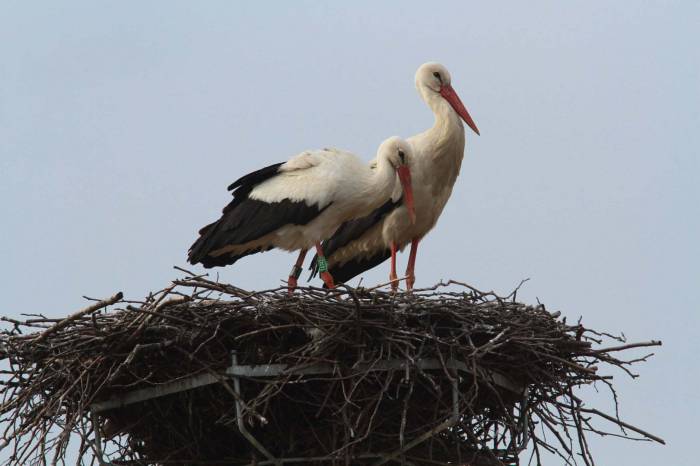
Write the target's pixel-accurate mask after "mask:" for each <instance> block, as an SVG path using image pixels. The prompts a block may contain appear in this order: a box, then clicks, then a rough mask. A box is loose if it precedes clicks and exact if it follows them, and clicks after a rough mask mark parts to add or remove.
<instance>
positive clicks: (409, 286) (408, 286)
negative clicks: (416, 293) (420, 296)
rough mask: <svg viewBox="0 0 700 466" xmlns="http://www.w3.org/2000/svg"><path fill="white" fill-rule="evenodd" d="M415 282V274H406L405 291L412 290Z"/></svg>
mask: <svg viewBox="0 0 700 466" xmlns="http://www.w3.org/2000/svg"><path fill="white" fill-rule="evenodd" d="M415 283H416V276H415V275H408V276H407V277H406V291H412V290H413V285H414V284H415Z"/></svg>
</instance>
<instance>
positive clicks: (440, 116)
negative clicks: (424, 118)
mask: <svg viewBox="0 0 700 466" xmlns="http://www.w3.org/2000/svg"><path fill="white" fill-rule="evenodd" d="M425 100H426V103H427V104H428V106H429V107H430V109H431V110H432V111H433V114H434V115H435V123H434V124H433V127H432V128H430V129H429V130H428V133H431V136H433V137H435V138H437V139H443V138H445V139H453V138H454V137H456V135H457V134H460V133H461V134H462V135H463V134H464V125H463V124H462V119H461V118H460V117H459V115H457V112H455V110H454V109H453V108H452V106H451V105H450V104H449V102H447V101H446V100H445V99H444V98H442V96H440V95H438V94H433V95H430V96H429V97H428V98H427V99H425Z"/></svg>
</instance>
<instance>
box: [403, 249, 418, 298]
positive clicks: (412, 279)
mask: <svg viewBox="0 0 700 466" xmlns="http://www.w3.org/2000/svg"><path fill="white" fill-rule="evenodd" d="M419 241H420V239H418V238H415V239H414V240H413V241H411V254H409V256H408V266H407V267H406V289H407V290H408V291H411V290H412V289H413V284H414V283H416V274H415V272H414V268H415V267H416V253H417V252H418V242H419Z"/></svg>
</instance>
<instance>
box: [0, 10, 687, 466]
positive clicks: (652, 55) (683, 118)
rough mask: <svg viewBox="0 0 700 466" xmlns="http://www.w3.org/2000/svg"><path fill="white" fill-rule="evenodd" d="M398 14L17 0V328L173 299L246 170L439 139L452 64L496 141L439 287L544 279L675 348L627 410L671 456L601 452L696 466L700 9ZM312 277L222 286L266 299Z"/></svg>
mask: <svg viewBox="0 0 700 466" xmlns="http://www.w3.org/2000/svg"><path fill="white" fill-rule="evenodd" d="M379 3H380V2H353V6H349V2H342V3H341V2H335V3H331V2H255V3H252V2H251V3H249V4H245V5H244V4H243V3H239V2H224V1H222V2H212V1H209V2H173V1H167V2H166V1H155V2H109V3H108V2H94V1H90V2H73V1H66V2H60V3H59V2H20V1H7V0H5V1H0V60H1V61H0V218H1V219H2V227H1V228H0V254H1V255H2V257H3V264H2V267H1V268H0V284H1V285H0V290H2V295H3V300H2V305H0V314H5V315H17V314H19V313H21V312H44V313H46V314H50V315H54V316H56V315H61V314H66V313H68V312H71V311H73V310H75V309H77V308H79V307H81V306H82V305H83V300H82V298H81V295H84V294H85V295H90V296H107V295H111V294H112V293H113V292H115V291H118V290H123V291H124V292H125V293H126V294H127V296H131V297H141V296H143V295H144V294H145V293H146V292H148V291H149V290H152V289H157V288H160V287H162V286H163V285H165V284H167V282H168V280H169V279H172V278H174V277H175V276H176V273H175V271H173V270H172V266H173V265H180V266H183V265H185V253H186V250H187V248H188V246H189V245H190V244H191V242H192V241H193V240H194V238H195V234H196V231H197V229H198V228H199V227H200V226H202V225H203V224H205V223H207V222H209V221H211V220H213V219H214V218H216V216H217V215H218V213H219V212H220V209H221V208H222V206H223V205H224V204H225V203H226V202H227V200H228V197H229V195H228V193H227V192H226V186H227V185H228V184H229V183H230V182H231V181H233V180H234V179H236V178H237V177H238V176H240V175H242V174H244V173H246V172H248V171H250V170H252V169H255V168H258V167H261V166H264V165H268V164H270V163H274V162H278V161H282V160H285V159H286V158H288V157H289V156H291V155H294V154H296V153H298V152H300V151H302V150H304V149H310V148H318V147H323V146H329V145H331V146H338V147H342V148H345V149H349V150H352V151H354V152H356V153H358V154H361V155H362V156H364V157H365V158H367V159H369V158H370V157H372V156H373V155H374V151H375V149H376V147H377V145H378V144H379V142H380V141H381V140H383V139H384V138H386V137H388V136H391V135H394V134H399V135H402V136H410V135H412V134H415V133H417V132H419V131H422V130H423V129H425V128H427V127H428V126H429V125H430V124H431V123H432V115H431V114H430V111H429V110H428V109H427V107H425V105H424V104H423V103H422V102H421V101H420V99H419V97H418V95H417V93H416V91H415V89H414V86H413V73H414V71H415V69H416V68H417V67H418V65H420V64H421V63H423V62H425V61H428V60H437V61H441V62H442V63H444V64H445V65H446V66H447V67H448V68H449V69H450V71H451V73H452V76H453V85H454V87H455V89H456V90H457V91H458V92H459V94H460V95H461V97H462V100H463V101H464V102H465V104H466V106H467V108H468V109H469V110H470V112H471V114H472V116H473V117H474V119H475V121H476V122H477V124H478V126H479V129H480V130H481V133H482V136H481V137H475V136H473V135H472V134H471V133H468V134H467V137H468V141H467V151H466V156H465V160H464V164H463V167H462V173H461V175H460V177H459V179H458V180H457V184H456V186H455V189H454V192H453V196H452V200H451V201H450V203H449V204H448V206H447V208H446V209H445V212H444V213H443V217H442V218H441V220H440V222H439V224H438V226H437V228H436V229H435V230H434V231H433V232H432V233H431V234H430V235H429V236H428V237H427V238H426V240H425V241H424V242H423V243H422V245H421V250H420V252H419V256H418V265H417V280H418V283H417V284H418V285H419V286H420V285H430V284H433V283H434V282H436V281H437V280H439V279H441V278H455V279H460V280H464V281H468V282H470V283H472V284H473V285H475V286H477V287H479V288H486V289H490V288H493V289H495V290H497V291H500V292H503V293H506V294H507V293H508V292H509V291H510V290H511V289H512V288H513V287H514V286H515V285H516V284H517V283H518V282H519V281H520V279H522V278H526V277H529V278H531V281H530V282H529V283H528V284H527V285H526V287H525V288H524V290H523V291H522V293H521V294H520V296H521V297H522V298H523V299H526V300H529V301H534V300H535V299H536V298H537V297H538V298H539V299H540V300H542V301H543V302H544V303H546V304H547V305H548V306H549V308H551V309H560V310H562V311H563V313H564V314H565V315H566V316H568V317H569V318H570V319H576V318H578V317H579V316H583V319H584V323H586V324H588V325H591V326H594V327H597V328H600V329H606V330H609V331H612V332H619V331H624V332H625V333H626V334H627V335H628V336H629V338H630V339H632V340H647V339H652V338H658V339H662V340H664V347H663V348H661V349H660V350H659V351H658V356H657V357H656V358H654V359H653V360H652V361H651V362H650V363H648V364H645V365H643V366H642V367H640V368H639V371H640V372H641V375H642V377H641V378H640V379H638V380H637V381H634V382H630V381H629V380H627V379H625V378H624V377H622V375H621V374H617V375H620V380H619V381H618V386H619V393H620V396H621V399H622V414H623V416H624V417H625V418H626V419H627V420H629V421H630V422H632V423H634V424H638V425H640V426H643V427H645V428H648V429H649V430H651V431H653V432H654V433H656V434H658V435H660V436H662V437H664V438H666V439H667V440H668V443H669V445H668V446H667V447H661V446H658V445H652V444H644V443H627V442H624V441H621V440H618V439H614V438H605V439H601V440H594V441H593V447H594V452H595V453H596V455H597V458H598V459H599V464H602V465H607V464H636V465H640V466H643V465H656V464H678V465H690V464H694V463H696V462H697V454H696V453H695V451H694V450H693V446H694V445H695V444H696V442H697V440H696V439H695V435H694V431H695V429H696V422H697V418H698V415H700V412H699V410H698V400H699V396H698V395H697V387H698V385H699V384H700V376H699V375H698V369H699V368H698V362H697V358H698V354H700V344H699V343H698V331H699V330H700V328H698V327H699V325H698V312H700V309H699V306H698V304H699V301H700V299H699V298H698V282H699V280H700V273H699V272H700V265H698V264H700V243H699V242H698V237H699V236H700V207H699V206H700V186H699V185H700V161H699V160H700V159H699V156H700V154H699V153H698V149H699V147H700V137H699V136H698V134H699V128H700V113H699V110H698V108H699V107H700V64H699V63H700V60H699V56H698V55H699V54H700V52H699V51H698V50H699V49H698V43H700V33H699V32H698V31H700V3H698V2H695V1H685V2H681V1H675V2H674V1H659V2H640V1H634V2H632V1H618V2H584V1H571V2H560V1H531V2H515V1H510V2H465V1H461V2H449V1H442V2H426V1H422V2H381V4H379ZM405 260H406V258H405V256H404V257H402V258H401V266H402V267H403V266H404V265H405ZM292 262H293V256H291V255H289V254H286V253H281V252H274V253H268V254H266V255H258V256H253V257H250V258H248V259H245V260H242V261H240V262H239V263H238V264H236V266H235V267H232V268H229V269H226V270H222V271H221V277H222V279H224V280H226V281H230V282H232V283H235V284H236V285H238V286H242V287H247V288H258V289H260V288H267V287H271V286H275V285H277V284H278V279H283V278H284V277H285V276H286V274H287V272H288V270H289V268H290V266H291V263H292ZM387 273H388V271H387V270H386V267H379V268H378V269H375V270H374V271H372V272H370V273H368V274H366V275H365V282H366V283H376V282H379V281H384V280H385V279H386V276H387ZM592 401H595V399H592ZM558 463H559V462H558V461H556V460H554V461H552V462H551V463H550V464H558Z"/></svg>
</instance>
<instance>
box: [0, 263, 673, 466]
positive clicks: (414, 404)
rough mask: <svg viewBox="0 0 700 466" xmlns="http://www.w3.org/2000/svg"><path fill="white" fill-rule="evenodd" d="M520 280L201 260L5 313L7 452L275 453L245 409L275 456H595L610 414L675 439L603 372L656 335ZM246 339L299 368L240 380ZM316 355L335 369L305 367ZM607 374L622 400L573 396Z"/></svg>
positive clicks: (619, 424) (122, 456) (36, 456)
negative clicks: (625, 415)
mask: <svg viewBox="0 0 700 466" xmlns="http://www.w3.org/2000/svg"><path fill="white" fill-rule="evenodd" d="M516 292H517V290H516ZM516 292H513V293H512V294H511V295H510V296H508V297H499V296H497V295H495V294H494V293H492V292H481V291H479V290H477V289H475V288H473V287H470V286H468V285H466V284H463V283H458V282H449V283H444V284H440V285H437V286H435V287H433V288H430V289H422V290H416V291H414V292H413V293H412V294H403V293H398V294H392V293H387V292H384V291H381V290H378V289H371V290H368V289H361V288H358V289H352V288H346V287H341V288H339V289H336V290H333V291H330V292H328V291H326V290H321V289H316V288H300V289H298V290H297V292H296V293H295V294H294V296H292V297H290V296H288V294H287V291H286V289H284V288H279V289H275V290H268V291H262V292H248V291H245V290H242V289H240V288H237V287H235V286H231V285H226V284H222V283H218V282H214V281H211V280H208V279H206V278H204V277H202V276H194V275H188V276H187V277H186V278H183V279H179V280H176V281H174V282H173V283H172V285H171V286H169V287H168V288H166V289H164V290H161V291H159V292H157V293H153V294H151V295H149V296H148V298H147V299H145V300H144V301H127V300H124V299H123V297H122V295H121V293H119V294H117V295H115V296H113V297H112V298H110V299H108V300H104V301H99V302H94V303H93V304H92V305H91V306H90V307H88V308H86V309H84V310H82V311H79V312H77V313H75V314H72V315H70V316H68V317H66V318H63V319H50V318H46V317H44V316H25V317H26V318H25V319H24V320H16V319H11V318H4V320H5V321H6V322H8V323H9V324H11V325H8V327H10V328H8V329H7V330H5V331H4V332H3V334H2V336H1V337H0V356H1V357H2V358H3V359H5V360H6V361H7V363H6V365H5V367H7V368H9V369H7V370H4V371H2V373H3V376H2V380H1V381H0V383H1V384H2V385H0V391H2V409H1V411H0V412H1V415H2V419H3V420H4V421H5V422H4V424H2V425H3V427H4V429H5V431H4V435H3V439H4V441H3V442H4V443H3V444H2V445H0V446H1V447H2V448H3V449H4V450H5V453H6V454H7V455H9V457H10V458H9V460H8V461H7V463H6V464H11V465H27V464H52V463H53V464H62V463H63V462H65V461H66V458H67V457H69V458H75V455H76V453H75V452H76V451H77V457H78V462H77V463H76V464H96V463H97V462H98V461H99V460H97V459H96V458H97V456H99V455H98V453H100V452H101V453H103V454H104V455H105V457H107V456H108V457H109V459H110V461H112V463H113V464H163V465H166V464H168V465H171V464H174V465H200V464H202V465H203V464H227V465H239V464H240V465H243V464H260V465H262V464H276V463H274V461H271V460H270V459H269V457H268V456H266V454H265V453H264V452H262V451H261V450H260V449H259V448H256V447H255V446H254V445H253V444H252V443H251V442H250V441H249V440H248V439H247V438H246V437H245V436H244V435H242V431H241V429H240V428H239V424H238V422H239V421H242V424H243V426H244V430H247V431H249V432H250V434H252V436H254V437H255V439H257V441H258V442H259V444H260V446H262V447H263V448H264V449H265V450H266V451H267V453H268V454H269V455H270V456H272V457H274V458H315V460H314V464H321V463H323V464H339V465H340V464H343V465H344V464H352V465H362V464H409V465H435V464H446V463H450V464H472V465H477V464H479V465H487V464H488V465H497V464H519V458H518V457H519V456H520V453H521V451H522V450H523V448H524V447H525V445H528V446H529V448H530V450H529V451H530V452H531V453H532V455H531V456H529V458H530V461H531V462H536V463H537V464H539V463H540V461H541V458H542V455H544V454H545V451H546V452H549V453H552V454H556V455H559V456H560V457H561V458H562V459H563V460H564V461H565V462H566V464H576V462H577V461H578V462H579V463H583V464H593V457H592V454H591V452H590V449H589V447H588V442H587V440H586V439H587V437H588V435H590V434H591V433H592V432H595V433H598V434H603V435H606V434H608V432H606V431H605V429H607V428H609V427H611V426H612V427H614V428H615V429H614V430H615V431H614V432H613V433H612V435H619V436H623V437H630V438H635V439H641V440H656V441H660V442H662V440H661V439H659V438H658V437H655V436H654V435H652V434H649V433H647V432H645V431H643V430H641V429H639V428H637V427H634V426H631V425H629V424H627V423H625V422H624V421H622V420H621V419H620V418H619V416H618V414H617V395H616V393H615V391H614V389H613V385H612V377H611V376H610V375H608V374H607V373H606V374H603V370H602V369H603V368H605V369H606V371H605V372H607V370H609V369H620V370H622V371H623V372H626V373H627V374H629V375H631V376H633V377H635V376H636V375H635V374H633V373H632V372H631V371H630V365H631V364H632V363H635V362H639V361H643V360H645V359H646V357H647V356H642V357H639V355H638V354H636V353H637V352H636V351H633V353H635V354H636V357H635V358H634V359H631V358H626V359H620V358H619V355H620V354H627V353H626V351H627V350H630V349H633V348H639V347H645V346H655V345H659V344H660V342H656V341H650V342H643V343H636V344H634V343H626V342H624V341H622V338H620V337H614V336H612V335H608V334H606V333H604V332H598V331H594V330H591V329H587V328H585V327H584V326H583V325H581V324H580V323H575V324H569V323H567V322H566V319H561V318H560V314H559V313H558V312H557V313H550V312H548V311H547V310H546V309H545V307H544V306H543V305H537V306H530V305H526V304H522V303H519V302H517V301H516ZM234 351H235V354H236V357H237V358H238V364H241V365H265V364H285V365H286V370H284V371H283V372H282V373H280V374H278V375H275V376H274V377H242V378H240V379H239V380H238V382H240V387H239V388H240V390H239V391H237V389H236V383H235V382H236V381H234V379H233V378H231V377H230V376H226V370H227V368H228V367H229V366H230V365H231V361H232V359H231V355H232V352H234ZM615 355H618V356H615ZM426 361H438V363H437V364H438V366H439V367H432V368H426V367H425V366H424V365H423V366H422V365H421V364H422V362H426ZM455 362H457V363H458V364H461V366H460V367H461V369H460V370H457V369H456V368H455V365H454V363H455ZM387 364H388V365H387ZM391 364H394V365H391ZM397 364H398V365H397ZM319 366H323V367H330V368H332V369H331V370H330V371H328V373H318V372H317V373H313V374H308V373H307V374H306V375H300V373H299V372H300V371H302V370H303V369H308V368H313V367H319ZM206 375H209V376H213V377H214V379H215V380H214V381H213V383H210V384H208V385H204V386H201V387H198V388H194V389H190V390H185V391H180V392H177V393H172V394H168V395H165V396H160V397H156V398H151V399H148V400H145V401H141V402H137V403H133V404H128V405H126V406H124V407H120V408H115V409H109V410H105V411H100V412H99V413H98V414H96V415H95V416H91V407H92V408H94V407H95V406H96V405H95V403H99V402H105V401H107V400H114V399H115V398H119V397H122V396H124V395H125V394H127V393H132V392H134V391H135V390H140V389H144V388H151V387H161V388H162V387H168V386H171V385H172V383H174V382H178V381H180V382H181V381H186V380H190V378H192V377H199V378H200V379H201V377H203V376H206ZM594 383H595V384H598V385H600V384H603V385H604V386H605V387H607V388H609V389H610V390H609V393H610V396H611V400H612V406H613V411H612V412H611V413H610V414H606V413H605V412H603V411H599V410H597V409H594V408H590V407H588V406H587V405H585V404H584V402H583V400H582V399H581V398H580V397H579V396H578V395H577V392H579V391H580V388H581V387H582V386H585V385H590V384H594ZM455 387H456V388H457V390H456V391H455V392H454V393H456V395H457V396H456V398H453V388H455ZM237 402H238V403H239V408H240V410H241V415H240V416H239V417H240V419H239V417H237V410H236V404H237ZM93 419H94V420H95V421H96V423H93V422H92V421H93ZM95 424H96V425H95ZM597 424H607V426H604V427H599V426H598V425H597ZM95 428H97V431H96V429H95ZM71 443H73V444H74V445H75V447H71V448H70V449H69V444H71ZM69 451H70V453H68V452H69ZM300 461H301V460H300ZM311 462H312V461H311V460H307V461H302V464H308V463H311ZM277 464H281V463H277Z"/></svg>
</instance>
